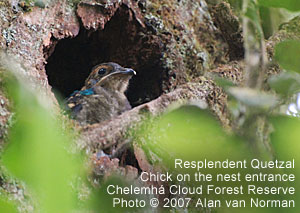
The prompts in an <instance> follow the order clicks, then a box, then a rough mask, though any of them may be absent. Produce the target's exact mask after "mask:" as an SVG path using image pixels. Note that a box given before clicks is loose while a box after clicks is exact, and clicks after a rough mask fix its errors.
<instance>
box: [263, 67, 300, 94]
mask: <svg viewBox="0 0 300 213" xmlns="http://www.w3.org/2000/svg"><path fill="white" fill-rule="evenodd" d="M268 83H269V85H270V87H271V88H272V89H273V90H275V91H276V92H277V93H279V94H281V95H283V96H289V95H293V94H295V93H297V92H299V91H300V75H299V74H298V73H295V72H283V73H280V74H279V75H275V76H272V77H271V78H269V80H268Z"/></svg>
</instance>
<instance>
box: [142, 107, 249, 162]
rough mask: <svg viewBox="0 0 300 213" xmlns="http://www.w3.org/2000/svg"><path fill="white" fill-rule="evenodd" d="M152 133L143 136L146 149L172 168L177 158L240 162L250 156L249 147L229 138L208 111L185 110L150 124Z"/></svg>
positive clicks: (145, 132)
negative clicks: (237, 160) (233, 160)
mask: <svg viewBox="0 0 300 213" xmlns="http://www.w3.org/2000/svg"><path fill="white" fill-rule="evenodd" d="M151 126H152V127H153V128H152V129H151V128H150V129H143V132H142V133H141V135H148V137H145V136H143V137H142V138H143V140H142V141H143V142H141V143H144V142H145V141H146V144H147V149H150V150H151V151H152V152H153V153H155V155H157V156H159V158H162V159H163V160H164V162H165V163H167V164H168V165H169V168H172V167H173V166H174V159H175V158H182V159H185V160H193V159H205V158H207V159H211V160H213V159H215V160H221V159H227V158H229V156H230V158H232V159H239V158H244V157H246V156H247V155H248V153H249V150H248V149H247V148H245V147H246V144H244V143H241V141H239V140H238V139H237V138H234V137H231V136H228V135H227V134H226V133H225V132H224V131H223V130H222V127H221V126H220V124H219V122H218V121H217V120H216V119H215V118H214V117H213V116H212V114H211V113H210V112H209V111H207V110H203V109H200V108H199V107H196V106H190V105H189V106H182V107H180V108H178V109H176V110H173V111H171V112H169V113H167V114H165V115H163V116H162V117H160V118H159V119H157V120H155V121H154V122H151Z"/></svg>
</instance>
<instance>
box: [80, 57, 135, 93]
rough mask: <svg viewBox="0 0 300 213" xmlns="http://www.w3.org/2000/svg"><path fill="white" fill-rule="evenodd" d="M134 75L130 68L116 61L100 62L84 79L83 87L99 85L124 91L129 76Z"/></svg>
mask: <svg viewBox="0 0 300 213" xmlns="http://www.w3.org/2000/svg"><path fill="white" fill-rule="evenodd" d="M133 75H136V72H135V71H134V70H133V69H131V68H124V67H121V66H120V65H119V64H117V63H113V62H109V63H102V64H99V65H96V66H94V67H93V69H92V72H91V74H90V75H89V77H88V78H87V79H86V81H85V88H86V89H88V88H91V87H98V86H101V87H103V88H105V89H108V90H111V91H119V92H122V93H123V92H125V90H126V89H127V86H128V82H129V80H130V78H131V77H132V76H133Z"/></svg>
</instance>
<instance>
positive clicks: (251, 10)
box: [245, 0, 264, 38]
mask: <svg viewBox="0 0 300 213" xmlns="http://www.w3.org/2000/svg"><path fill="white" fill-rule="evenodd" d="M245 16H246V17H248V18H249V20H250V21H251V22H252V24H253V26H254V27H255V29H256V31H257V33H258V35H259V36H260V38H263V37H264V33H263V29H262V26H261V21H260V16H259V8H258V7H257V5H256V4H255V2H254V1H253V0H250V2H249V4H248V8H247V11H246V13H245Z"/></svg>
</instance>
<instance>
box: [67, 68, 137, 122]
mask: <svg viewBox="0 0 300 213" xmlns="http://www.w3.org/2000/svg"><path fill="white" fill-rule="evenodd" d="M133 75H136V72H135V71H134V70H133V69H130V68H124V67H121V66H120V65H119V64H116V63H113V62H109V63H102V64H99V65H96V66H95V67H93V68H92V72H91V74H90V75H89V77H88V78H87V79H86V81H85V85H84V87H82V89H81V90H79V91H75V92H73V93H72V94H71V96H70V97H69V98H68V99H67V107H68V108H69V109H70V111H71V116H72V118H74V119H75V120H77V121H78V122H79V123H80V124H82V125H86V124H93V123H100V122H102V121H105V120H109V119H111V118H112V117H114V116H116V115H120V114H121V113H123V112H124V111H127V110H129V109H131V106H130V103H129V101H128V99H127V97H126V96H125V94H124V92H125V91H126V89H127V87H128V83H129V80H130V79H131V77H132V76H133Z"/></svg>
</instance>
